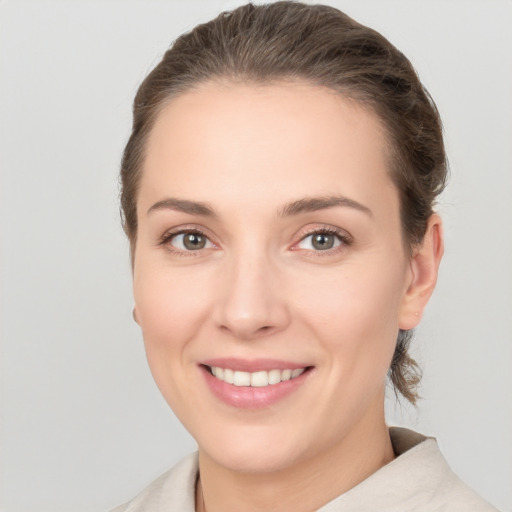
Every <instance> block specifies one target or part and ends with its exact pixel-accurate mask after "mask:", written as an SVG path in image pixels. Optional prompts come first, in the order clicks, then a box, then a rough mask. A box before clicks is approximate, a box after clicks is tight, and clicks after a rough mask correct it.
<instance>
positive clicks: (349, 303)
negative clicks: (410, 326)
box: [298, 263, 404, 378]
mask: <svg viewBox="0 0 512 512" xmlns="http://www.w3.org/2000/svg"><path fill="white" fill-rule="evenodd" d="M382 268H386V272H382V271H380V270H379V269H382ZM373 269H374V270H373ZM403 277H404V269H403V266H400V265H396V266H395V267H393V265H387V266H385V267H382V266H380V265H379V266H372V265H370V264H366V265H365V264H364V263H360V264H359V263H358V264H357V265H355V264H354V265H347V266H345V267H343V268H342V269H340V270H338V271H337V272H333V273H332V275H329V276H328V275H326V276H325V279H321V280H319V277H318V275H317V276H316V278H315V287H314V289H315V290H316V291H317V293H315V294H309V295H308V294H300V295H298V297H299V300H298V308H300V311H301V313H300V314H299V315H300V316H302V318H304V319H306V321H307V322H308V324H309V328H310V329H312V330H315V331H316V334H317V339H319V340H320V342H321V343H322V344H323V346H324V349H325V350H324V352H325V353H326V354H330V355H334V357H333V358H332V364H333V366H336V368H335V369H333V371H334V372H341V373H343V374H344V375H349V374H352V373H353V372H354V371H355V369H356V368H357V369H358V370H359V369H361V370H362V369H363V368H367V369H368V371H369V372H372V371H374V370H375V369H377V368H379V373H380V374H382V378H384V377H385V374H386V373H387V369H388V366H389V363H390V360H391V357H392V354H393V351H394V347H395V343H396V336H397V332H398V318H399V311H400V304H401V299H402V290H403V287H404V285H403V282H404V281H403ZM310 289H311V288H310Z"/></svg>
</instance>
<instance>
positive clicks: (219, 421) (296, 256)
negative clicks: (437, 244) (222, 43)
mask: <svg viewBox="0 0 512 512" xmlns="http://www.w3.org/2000/svg"><path fill="white" fill-rule="evenodd" d="M137 208H138V238H137V246H136V250H135V259H134V294H135V304H136V318H137V321H138V323H139V324H140V326H141V328H142V331H143V335H144V342H145V346H146V351H147V357H148V361H149V365H150V367H151V371H152V373H153V376H154V378H155V380H156V383H157V385H158V386H159V388H160V390H161V392H162V394H163V395H164V397H165V398H166V400H167V401H168V403H169V405H170V406H171V407H172V409H173V410H174V412H175V413H176V415H177V416H178V417H179V419H180V420H181V421H182V422H183V424H184V425H185V427H186V428H187V429H188V430H189V431H190V432H191V434H192V435H193V436H194V438H195V439H196V440H197V442H198V444H199V448H200V450H201V451H202V452H203V453H204V454H207V455H208V456H209V457H210V458H211V459H212V460H214V461H216V462H217V463H218V464H221V465H222V466H224V467H227V468H231V469H236V470H240V471H256V472H257V471H272V470H276V469H283V468H287V467H292V466H293V465H294V464H299V463H301V462H304V461H306V460H308V459H313V458H315V457H320V456H322V454H325V453H327V452H328V451H332V450H336V449H341V447H342V446H344V445H347V444H348V443H349V442H350V443H352V446H355V447H357V443H358V442H364V440H365V439H367V438H368V436H371V435H372V432H373V431H374V429H375V428H376V425H378V426H380V425H383V422H384V416H383V402H384V388H385V380H386V373H387V370H388V368H389V365H390V360H391V357H392V354H393V350H394V346H395V341H396V337H397V333H398V330H399V328H400V327H402V324H403V323H404V320H403V315H404V314H405V313H404V302H405V297H406V294H407V289H408V287H409V285H410V283H411V279H412V274H413V272H412V270H411V265H410V261H409V259H408V257H407V256H406V251H405V249H404V244H403V240H402V235H401V225H400V217H399V199H398V192H397V190H396V188H395V186H394V185H393V183H392V182H391V179H390V177H389V169H388V160H387V152H386V143H385V139H384V135H383V132H382V128H381V125H380V123H379V120H378V119H377V118H376V116H375V115H374V114H372V113H370V112H368V111H366V110H364V109H363V108H362V107H360V106H358V105H357V104H355V103H353V102H350V101H348V100H346V99H344V98H342V97H340V96H339V95H337V94H335V93H333V92H332V91H329V90H326V89H323V88H320V87H316V86H311V85H307V84H303V83H297V82H295V83H283V84H280V85H272V86H270V85H268V86H256V85H249V84H245V85H244V84H231V83H227V82H226V83H208V84H205V85H202V86H200V87H198V88H196V89H194V90H192V91H190V92H187V93H185V94H183V95H181V96H178V97H177V98H175V99H173V100H172V101H170V102H169V103H168V104H167V105H166V107H165V109H164V110H163V111H162V112H161V114H160V115H159V117H158V119H157V122H156V124H155V126H154V128H153V130H152V132H151V135H150V138H149V141H148V146H147V154H146V159H145V163H144V168H143V176H142V181H141V185H140V192H139V196H138V204H137ZM407 327H410V325H407ZM212 373H215V374H217V375H216V376H215V375H213V374H212ZM249 384H252V385H249ZM354 443H355V444H354Z"/></svg>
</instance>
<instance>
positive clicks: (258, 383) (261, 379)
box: [251, 372, 268, 388]
mask: <svg viewBox="0 0 512 512" xmlns="http://www.w3.org/2000/svg"><path fill="white" fill-rule="evenodd" d="M251 386H254V387H257V388H262V387H263V386H268V372H254V373H251Z"/></svg>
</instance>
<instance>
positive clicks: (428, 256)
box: [399, 213, 444, 330]
mask: <svg viewBox="0 0 512 512" xmlns="http://www.w3.org/2000/svg"><path fill="white" fill-rule="evenodd" d="M443 252H444V243H443V224H442V221H441V217H439V215H437V214H436V213H434V214H433V215H431V216H430V218H429V220H428V225H427V231H426V233H425V236H424V237H423V240H422V242H421V244H419V245H418V246H416V247H415V248H414V250H413V254H412V256H411V260H410V262H409V265H410V279H409V285H408V288H407V290H406V292H405V295H404V297H403V299H402V306H401V309H400V317H399V327H400V329H404V330H408V329H412V328H414V327H416V326H417V325H418V323H419V321H420V319H421V316H422V315H423V311H424V309H425V306H426V305H427V302H428V300H429V299H430V296H431V295H432V292H433V291H434V288H435V286H436V282H437V274H438V270H439V264H440V263H441V258H442V257H443Z"/></svg>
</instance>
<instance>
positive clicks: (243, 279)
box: [214, 254, 290, 340]
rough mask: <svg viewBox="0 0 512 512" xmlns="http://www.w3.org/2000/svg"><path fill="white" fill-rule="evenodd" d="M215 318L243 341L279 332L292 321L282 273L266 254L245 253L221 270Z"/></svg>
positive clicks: (219, 324)
mask: <svg viewBox="0 0 512 512" xmlns="http://www.w3.org/2000/svg"><path fill="white" fill-rule="evenodd" d="M221 272H222V275H221V276H220V283H219V290H218V295H217V300H216V305H215V308H214V321H215V323H216V325H217V326H218V327H219V328H220V329H221V330H223V331H225V332H228V333H229V334H231V335H232V336H233V337H236V338H237V339H240V340H253V339H257V338H259V337H262V336H269V335H272V334H274V333H277V332H280V331H282V330H283V329H285V328H286V327H287V325H288V324H289V322H290V314H289V308H288V304H287V300H286V291H285V288H284V287H283V286H282V285H283V283H282V279H280V276H279V272H278V271H277V269H276V268H275V266H273V265H272V262H271V261H269V258H265V257H264V256H255V255H254V254H253V255H248V254H245V255H243V256H240V257H239V258H237V259H236V260H235V259H234V258H233V259H231V260H230V261H226V263H225V266H224V268H223V269H222V270H221Z"/></svg>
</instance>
